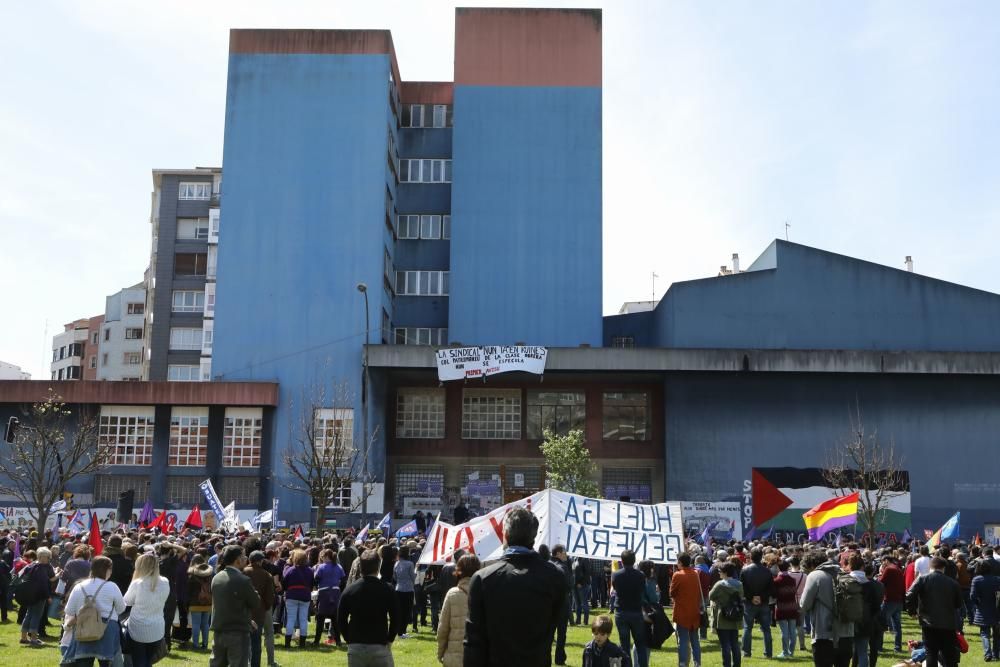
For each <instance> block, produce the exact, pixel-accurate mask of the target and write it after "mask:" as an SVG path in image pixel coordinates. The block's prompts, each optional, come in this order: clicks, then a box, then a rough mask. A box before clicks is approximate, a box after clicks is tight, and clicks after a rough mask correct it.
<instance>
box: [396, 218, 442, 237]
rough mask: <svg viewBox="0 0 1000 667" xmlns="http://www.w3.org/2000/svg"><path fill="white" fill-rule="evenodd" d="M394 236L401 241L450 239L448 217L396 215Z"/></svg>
mask: <svg viewBox="0 0 1000 667" xmlns="http://www.w3.org/2000/svg"><path fill="white" fill-rule="evenodd" d="M396 235H397V236H398V237H399V238H401V239H450V238H451V216H450V215H409V214H408V215H397V216H396Z"/></svg>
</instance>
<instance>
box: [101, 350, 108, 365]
mask: <svg viewBox="0 0 1000 667" xmlns="http://www.w3.org/2000/svg"><path fill="white" fill-rule="evenodd" d="M101 365H102V366H107V365H108V353H107V352H105V353H104V354H102V355H101Z"/></svg>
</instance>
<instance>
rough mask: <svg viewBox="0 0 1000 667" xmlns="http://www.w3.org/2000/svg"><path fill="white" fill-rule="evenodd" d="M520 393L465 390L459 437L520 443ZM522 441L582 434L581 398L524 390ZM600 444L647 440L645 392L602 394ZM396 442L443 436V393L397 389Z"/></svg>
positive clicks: (584, 412)
mask: <svg viewBox="0 0 1000 667" xmlns="http://www.w3.org/2000/svg"><path fill="white" fill-rule="evenodd" d="M521 400H522V399H521V390H520V389H465V390H464V391H463V393H462V437H463V438H466V439H472V440H476V439H489V440H520V439H521V418H522V410H521ZM524 414H525V416H526V419H527V428H526V437H527V439H529V440H539V439H541V438H542V437H543V433H544V432H545V430H546V429H548V430H551V431H553V432H555V433H557V434H559V435H565V434H567V433H569V432H570V431H572V430H580V431H582V430H585V425H586V416H587V403H586V396H585V394H584V393H583V392H579V391H542V390H528V392H527V409H526V411H525V412H524ZM602 422H603V433H604V435H603V439H604V440H648V439H649V436H650V431H649V424H650V406H649V394H648V393H647V392H640V391H629V392H604V396H603V401H602ZM396 437H397V438H436V439H439V438H443V437H445V391H444V389H400V390H399V391H398V393H397V395H396Z"/></svg>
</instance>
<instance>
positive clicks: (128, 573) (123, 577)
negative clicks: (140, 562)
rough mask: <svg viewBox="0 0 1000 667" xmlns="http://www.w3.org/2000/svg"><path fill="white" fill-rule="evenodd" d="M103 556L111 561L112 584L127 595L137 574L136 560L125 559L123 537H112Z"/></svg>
mask: <svg viewBox="0 0 1000 667" xmlns="http://www.w3.org/2000/svg"><path fill="white" fill-rule="evenodd" d="M101 555H102V556H106V557H108V558H110V559H111V582H112V583H113V584H115V585H116V586H118V590H120V591H121V592H122V595H125V591H127V590H128V587H129V586H131V585H132V575H133V574H135V560H134V559H133V560H129V559H128V558H126V557H125V552H124V551H123V550H122V537H121V535H112V536H111V537H109V538H108V546H107V547H105V548H104V553H103V554H101Z"/></svg>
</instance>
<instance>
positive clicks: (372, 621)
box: [337, 549, 409, 665]
mask: <svg viewBox="0 0 1000 667" xmlns="http://www.w3.org/2000/svg"><path fill="white" fill-rule="evenodd" d="M359 558H360V559H361V565H360V568H361V579H359V580H358V581H355V582H354V583H353V584H351V585H350V586H348V587H347V590H346V591H344V594H343V595H341V596H340V606H339V607H338V608H337V627H338V628H339V629H340V632H341V633H342V634H343V635H344V641H345V642H347V664H348V665H355V664H359V665H392V664H393V661H392V640H393V639H395V638H396V632H395V630H396V628H397V627H398V624H399V623H400V618H399V602H398V599H397V597H396V594H395V593H394V592H393V590H392V589H391V588H390V587H389V585H388V584H386V583H384V582H383V581H381V580H380V579H379V578H378V572H379V568H380V567H381V565H382V559H381V558H379V555H378V552H377V551H375V550H374V549H369V550H367V551H365V552H364V553H363V554H361V556H359ZM407 620H409V619H407Z"/></svg>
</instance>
